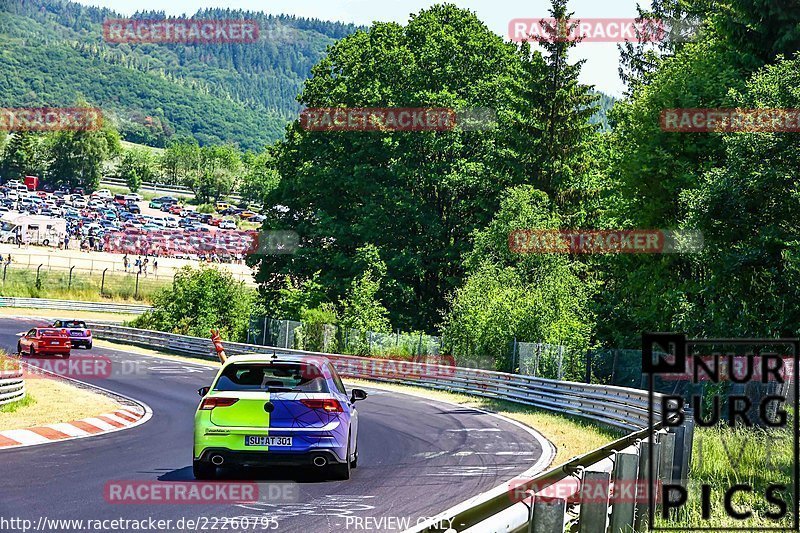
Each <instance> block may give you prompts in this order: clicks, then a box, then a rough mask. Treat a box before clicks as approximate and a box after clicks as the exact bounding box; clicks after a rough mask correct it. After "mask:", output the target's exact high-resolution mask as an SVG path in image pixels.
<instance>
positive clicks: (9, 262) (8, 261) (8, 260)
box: [6, 252, 11, 265]
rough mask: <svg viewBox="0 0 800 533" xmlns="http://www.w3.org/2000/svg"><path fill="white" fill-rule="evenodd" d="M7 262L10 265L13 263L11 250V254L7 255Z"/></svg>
mask: <svg viewBox="0 0 800 533" xmlns="http://www.w3.org/2000/svg"><path fill="white" fill-rule="evenodd" d="M6 264H7V265H10V264H11V253H10V252H9V254H8V255H7V256H6Z"/></svg>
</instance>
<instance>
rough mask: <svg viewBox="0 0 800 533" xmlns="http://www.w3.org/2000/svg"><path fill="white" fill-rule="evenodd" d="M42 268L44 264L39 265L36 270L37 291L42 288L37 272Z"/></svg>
mask: <svg viewBox="0 0 800 533" xmlns="http://www.w3.org/2000/svg"><path fill="white" fill-rule="evenodd" d="M43 266H44V263H42V264H40V265H39V266H38V267H37V268H36V288H37V289H39V288H41V286H42V282H41V280H40V279H39V271H40V270H41V269H42V267H43Z"/></svg>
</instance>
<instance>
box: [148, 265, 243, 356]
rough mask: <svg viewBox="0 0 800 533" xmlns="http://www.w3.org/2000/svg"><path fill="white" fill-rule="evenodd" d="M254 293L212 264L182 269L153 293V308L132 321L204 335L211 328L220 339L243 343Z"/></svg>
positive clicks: (149, 327)
mask: <svg viewBox="0 0 800 533" xmlns="http://www.w3.org/2000/svg"><path fill="white" fill-rule="evenodd" d="M255 306H256V293H255V291H254V290H252V289H250V288H248V287H245V286H244V284H243V283H242V282H239V281H236V280H235V279H234V278H233V276H232V275H231V274H230V273H229V272H227V271H223V270H220V269H218V268H216V267H214V266H201V267H200V268H192V267H190V266H187V267H184V268H182V269H181V270H180V271H179V272H178V273H177V274H176V275H175V281H174V282H173V284H172V286H171V287H168V288H166V289H164V290H162V291H161V292H159V293H157V294H156V296H155V298H154V302H153V309H152V310H150V311H148V312H147V313H145V314H143V315H142V316H141V317H139V318H137V319H136V320H135V321H134V322H133V326H134V327H137V328H143V329H155V330H159V331H168V332H170V333H178V334H181V335H191V336H195V337H207V336H208V335H209V330H210V329H212V328H215V329H219V330H220V332H221V334H222V336H223V338H224V339H226V340H231V341H234V342H243V341H245V340H246V337H247V326H248V323H249V320H250V315H251V314H252V313H253V311H254V310H255Z"/></svg>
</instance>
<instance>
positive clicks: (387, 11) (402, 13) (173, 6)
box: [79, 0, 649, 96]
mask: <svg viewBox="0 0 800 533" xmlns="http://www.w3.org/2000/svg"><path fill="white" fill-rule="evenodd" d="M79 1H80V2H81V3H83V4H87V5H96V6H103V7H108V8H110V9H113V10H114V11H117V12H119V13H122V14H132V13H134V12H135V11H137V10H143V11H149V10H158V11H165V12H166V13H167V14H168V15H172V16H179V15H183V14H185V15H191V14H193V13H194V12H195V11H197V10H198V9H200V8H205V7H230V8H232V9H237V8H241V9H245V10H251V11H264V12H267V13H272V14H281V13H286V14H294V15H298V16H303V17H315V18H318V19H323V20H338V21H342V22H353V23H356V24H370V23H371V22H373V21H376V20H380V21H395V22H400V23H405V22H407V21H408V15H409V14H410V13H414V12H417V11H419V10H420V9H423V8H425V7H428V6H430V5H432V4H435V3H438V2H436V1H427V0H404V1H398V0H377V1H375V0H271V1H269V2H264V1H259V0H171V1H169V2H164V0H136V2H131V1H130V0H79ZM440 1H441V0H440ZM451 1H452V2H453V3H455V4H457V5H459V6H461V7H465V8H468V9H471V10H472V11H475V12H476V13H477V14H478V17H479V18H480V19H481V20H483V21H484V22H485V23H486V24H487V25H488V26H489V28H490V29H491V30H492V31H494V32H496V33H498V34H500V35H502V36H504V37H506V38H507V35H508V23H509V21H510V20H511V19H514V18H534V19H538V18H542V17H546V16H547V9H548V7H549V5H550V2H549V1H548V0H526V1H522V0H451ZM642 3H643V4H644V5H649V1H646V0H645V1H643V2H642ZM569 8H570V9H571V10H572V11H574V12H575V17H576V18H616V17H620V18H631V17H635V16H636V0H600V1H598V0H571V1H570V3H569ZM573 58H574V59H586V60H587V62H586V64H585V65H584V69H583V76H582V81H583V82H584V83H591V84H594V85H595V86H596V87H597V88H598V89H599V90H601V91H603V92H606V93H608V94H612V95H615V96H619V95H621V93H622V91H623V88H624V87H623V84H622V82H620V80H619V76H618V74H617V66H618V63H619V53H618V52H617V45H616V44H614V43H598V42H583V43H580V44H578V46H577V47H576V49H575V51H574V53H573Z"/></svg>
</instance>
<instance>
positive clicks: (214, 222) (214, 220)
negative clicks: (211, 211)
mask: <svg viewBox="0 0 800 533" xmlns="http://www.w3.org/2000/svg"><path fill="white" fill-rule="evenodd" d="M220 222H222V219H221V218H212V219H211V220H209V221H208V225H209V226H219V224H220Z"/></svg>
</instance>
